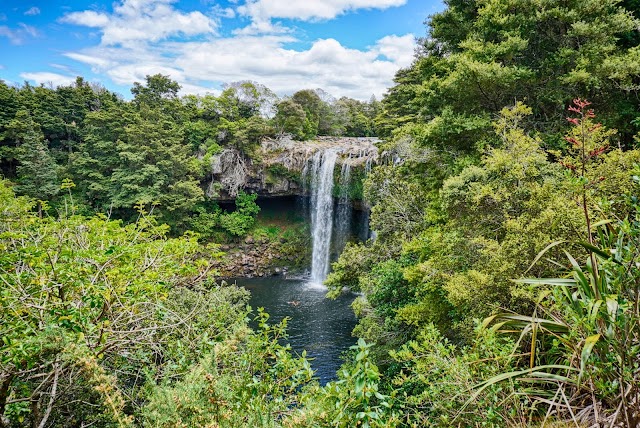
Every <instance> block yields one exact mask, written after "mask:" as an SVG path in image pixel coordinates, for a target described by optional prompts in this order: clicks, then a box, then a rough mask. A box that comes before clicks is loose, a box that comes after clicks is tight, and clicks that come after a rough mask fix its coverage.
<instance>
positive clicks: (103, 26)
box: [0, 0, 414, 100]
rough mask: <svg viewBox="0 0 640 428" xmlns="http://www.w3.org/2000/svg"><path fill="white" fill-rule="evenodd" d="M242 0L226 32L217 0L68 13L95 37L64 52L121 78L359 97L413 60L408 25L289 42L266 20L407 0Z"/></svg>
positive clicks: (379, 90) (161, 1)
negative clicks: (366, 38)
mask: <svg viewBox="0 0 640 428" xmlns="http://www.w3.org/2000/svg"><path fill="white" fill-rule="evenodd" d="M202 1H205V2H207V1H210V0H202ZM247 1H248V2H246V3H244V5H243V6H237V9H236V10H237V11H238V13H242V14H244V15H247V14H248V15H249V16H250V18H251V21H250V24H249V25H248V26H245V27H244V28H240V29H238V30H236V31H235V32H234V33H233V35H232V36H228V37H220V36H219V35H218V34H217V33H216V30H217V27H216V24H215V20H220V19H222V18H225V17H228V18H231V17H233V16H234V12H233V10H231V9H223V8H221V7H220V6H218V5H216V4H214V5H213V6H212V7H211V8H210V9H209V15H210V16H212V17H213V18H209V17H207V16H205V15H203V14H202V13H200V12H190V13H187V12H184V11H180V10H177V9H175V8H174V7H173V4H174V3H175V0H120V3H118V4H116V5H115V6H114V10H113V13H105V12H97V11H91V10H86V11H81V12H73V13H70V14H67V15H65V16H64V17H63V19H62V22H64V23H72V24H77V25H83V26H87V27H92V28H96V29H97V32H98V34H99V35H100V36H101V38H100V43H99V44H98V45H97V46H94V47H90V48H85V49H82V50H80V51H73V52H67V53H65V54H64V55H65V56H66V57H68V58H71V59H73V60H75V61H78V62H81V63H83V64H86V65H88V66H89V67H91V70H92V71H93V73H95V74H98V75H100V74H101V75H106V76H107V77H108V78H110V79H111V80H112V81H113V82H115V83H117V84H119V85H125V86H128V85H132V84H133V82H136V81H137V82H143V81H144V79H145V76H146V75H149V74H156V73H161V74H164V75H169V76H170V77H171V78H172V79H174V80H176V81H178V82H179V83H180V84H181V85H182V88H183V89H182V93H199V94H202V93H206V92H217V90H215V89H211V88H219V87H220V86H221V85H222V84H223V83H229V82H234V81H239V80H253V81H257V82H259V83H262V84H264V85H266V86H268V87H269V88H271V89H272V90H274V91H276V92H277V93H278V94H280V95H284V94H291V93H293V92H295V91H297V90H300V89H303V88H312V89H313V88H323V89H325V90H326V91H327V92H329V93H331V94H332V95H334V96H337V97H340V96H349V97H353V98H358V99H363V100H366V99H368V98H369V97H370V96H371V95H372V94H375V95H376V96H380V95H382V94H383V93H384V92H385V90H386V88H388V87H389V86H390V85H391V84H392V83H393V82H392V80H393V76H394V75H395V73H396V71H397V70H398V69H399V68H401V67H406V66H408V65H409V64H410V63H411V61H412V59H413V50H414V36H413V35H411V34H407V35H401V36H398V35H390V36H386V37H384V38H382V39H380V40H378V41H377V42H375V43H374V44H373V45H372V46H370V47H368V48H366V49H351V48H348V47H346V46H344V45H343V44H342V43H340V42H339V41H338V40H335V39H332V38H324V39H318V40H316V41H315V42H313V43H312V44H311V46H310V47H308V48H306V49H300V48H296V49H294V48H292V47H291V46H292V44H293V43H294V42H299V40H297V39H296V38H295V37H294V36H293V30H292V29H291V28H288V27H285V26H283V25H282V24H281V23H279V22H273V21H272V18H277V17H295V18H297V19H321V18H322V19H324V18H327V19H328V18H331V17H335V16H337V15H339V14H341V13H345V12H346V11H350V10H355V9H359V8H386V7H391V6H399V5H402V4H404V3H405V2H406V0H314V1H310V0H305V1H302V0H298V1H295V0H287V1H286V2H285V1H283V0H247ZM211 3H213V2H211ZM232 3H235V2H232ZM285 6H286V7H285ZM234 7H236V6H234ZM0 28H1V27H0ZM190 36H199V37H197V38H194V37H190Z"/></svg>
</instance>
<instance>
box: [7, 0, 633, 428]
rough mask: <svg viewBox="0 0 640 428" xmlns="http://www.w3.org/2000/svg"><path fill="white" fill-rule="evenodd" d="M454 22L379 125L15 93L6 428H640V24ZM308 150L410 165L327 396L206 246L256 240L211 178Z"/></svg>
mask: <svg viewBox="0 0 640 428" xmlns="http://www.w3.org/2000/svg"><path fill="white" fill-rule="evenodd" d="M446 6H447V7H446V9H445V10H444V11H443V12H441V13H438V14H435V15H433V16H431V17H430V18H429V20H428V22H427V23H428V35H427V37H425V38H424V39H422V40H420V42H419V49H418V50H417V52H416V57H415V61H414V63H413V65H412V66H411V67H409V68H407V69H404V70H400V71H399V72H398V74H397V76H396V84H395V85H394V86H393V87H392V88H390V89H389V91H388V93H387V95H386V96H385V98H384V99H383V100H382V101H381V102H380V103H378V102H376V101H373V100H372V101H371V102H368V103H361V102H357V101H354V100H337V101H329V102H328V101H327V98H326V96H325V95H324V94H322V93H321V92H319V91H300V92H298V93H296V94H294V95H293V96H291V97H288V98H286V99H284V100H275V96H274V95H273V94H272V93H271V92H270V91H268V89H267V88H264V87H262V86H260V85H257V84H248V83H242V84H237V85H231V86H230V87H228V88H227V89H226V90H225V91H223V92H222V94H221V95H220V96H217V97H216V96H205V97H185V98H179V97H178V96H177V92H178V89H179V88H178V86H177V84H176V83H175V82H172V81H171V80H170V79H168V78H167V77H165V76H149V77H148V79H147V82H146V83H145V84H136V85H135V86H134V88H133V89H132V92H133V94H134V99H133V100H132V101H131V102H125V101H123V100H122V99H120V98H119V97H118V96H116V95H115V94H112V93H110V92H108V91H105V90H104V89H100V88H95V87H91V86H90V85H88V84H87V83H86V82H84V81H83V80H82V79H79V80H78V81H77V82H76V84H75V85H72V86H69V87H59V88H57V89H47V88H43V87H38V88H34V87H30V86H28V85H25V86H23V87H21V88H11V87H7V86H6V85H4V84H2V85H0V100H1V101H0V130H1V131H2V146H0V150H2V151H1V152H0V156H1V157H2V162H1V166H2V170H3V173H4V174H5V175H6V177H8V178H9V179H10V180H11V181H10V182H9V181H2V182H1V183H0V216H1V217H2V221H1V222H0V250H1V251H0V281H1V282H2V286H1V288H0V293H1V294H0V310H1V312H0V317H1V318H0V321H1V322H0V329H1V330H0V337H2V343H1V344H0V346H1V350H0V364H1V365H0V426H7V427H14V426H36V427H37V426H42V427H44V426H82V425H83V424H84V425H85V426H86V425H88V424H93V425H94V426H148V427H184V426H221V427H238V426H249V425H254V426H267V427H269V426H273V427H275V426H283V427H295V426H300V427H303V426H304V427H308V426H311V427H313V426H335V427H351V426H363V427H366V426H368V427H430V426H434V427H435V426H442V427H449V426H462V427H476V426H495V427H507V426H513V427H520V426H558V425H559V426H564V424H566V426H578V427H582V426H627V427H633V426H637V425H638V424H639V423H640V390H639V389H638V381H639V377H640V368H639V365H640V361H639V360H638V349H639V348H638V347H639V346H640V330H639V328H640V282H639V274H638V272H639V271H638V258H639V257H640V248H639V240H638V239H639V236H638V235H639V233H640V223H639V222H640V217H639V216H640V211H639V209H640V202H639V201H638V190H639V186H640V178H639V177H640V167H639V166H638V165H639V164H640V151H639V150H638V149H637V145H638V143H639V139H640V109H639V107H640V102H639V101H638V89H639V82H640V47H639V45H638V42H639V41H640V35H639V34H640V33H639V31H638V28H639V27H640V21H639V18H640V9H639V8H638V5H637V3H636V2H634V1H626V0H623V1H617V0H600V1H597V2H595V1H591V0H574V1H569V2H555V1H552V2H549V1H545V0H528V1H524V2H523V1H517V0H495V1H488V0H474V1H466V0H465V1H463V0H448V1H446ZM266 106H272V107H273V108H274V109H273V110H271V111H270V112H267V113H265V112H264V111H263V109H264V108H265V107H266ZM339 108H342V109H344V110H340V111H345V112H347V111H348V112H349V113H348V114H336V113H335V112H336V111H339V110H337V109H339ZM344 118H347V121H346V122H341V120H344ZM282 132H286V133H290V134H292V135H294V136H296V137H297V138H299V139H304V138H310V137H313V136H314V135H317V134H318V133H320V134H331V135H358V136H367V135H372V134H374V133H375V134H377V135H379V136H381V137H384V141H383V142H382V143H380V151H381V153H384V154H385V155H384V156H383V157H382V161H381V162H380V164H379V165H377V166H376V167H375V168H374V169H373V170H372V172H371V173H370V174H369V175H368V176H367V178H366V180H365V182H364V188H363V189H362V193H363V196H364V198H365V200H366V201H367V202H368V203H369V204H370V205H371V207H372V208H371V228H372V230H373V231H375V235H376V236H375V239H371V240H369V241H367V242H366V243H360V244H353V243H350V244H348V245H347V247H346V249H345V250H344V252H343V253H342V255H341V256H340V258H339V259H338V260H337V261H336V263H334V265H333V271H332V273H331V274H330V276H329V278H328V280H327V285H328V287H329V293H330V294H334V295H335V294H338V293H341V292H343V289H344V287H348V288H350V289H351V290H352V291H357V292H359V296H358V298H357V299H356V300H355V302H354V304H353V307H354V310H355V312H356V314H357V315H358V318H359V323H358V326H357V327H356V329H355V331H354V334H355V335H356V336H357V337H358V338H359V341H358V345H356V346H354V348H353V349H352V350H351V353H350V354H349V357H348V358H347V360H346V362H345V365H344V368H343V369H342V370H340V372H339V373H338V378H337V380H336V381H334V382H331V383H329V384H328V385H326V386H324V387H321V386H319V385H318V384H317V382H316V381H315V380H314V379H313V373H312V371H311V368H310V365H309V362H308V361H307V359H306V358H305V356H304V355H302V356H297V355H294V354H293V353H292V352H291V350H290V349H289V348H288V347H287V346H286V345H285V344H284V343H286V340H284V341H283V339H284V338H285V335H286V322H285V323H283V324H280V325H270V324H269V323H268V315H266V314H264V313H258V315H257V316H258V321H259V325H260V327H259V328H258V329H257V330H256V331H252V330H251V329H249V328H248V324H247V318H248V317H250V316H252V315H250V314H249V312H248V309H247V308H246V302H247V296H246V293H245V292H243V291H241V290H239V289H236V288H234V287H231V286H221V285H217V284H216V283H215V276H216V275H215V272H214V271H213V269H212V266H213V265H215V260H212V258H213V259H215V258H216V257H217V256H218V253H219V248H218V247H217V246H216V244H208V245H210V247H203V244H202V243H199V242H198V236H200V237H202V236H211V237H215V236H216V234H217V233H225V234H228V235H229V236H236V237H241V236H244V235H245V234H246V233H247V231H249V230H251V228H252V227H255V226H254V224H253V223H254V222H255V217H256V214H257V211H256V208H255V206H254V205H255V200H252V197H251V196H249V195H246V194H244V193H242V192H240V193H238V197H237V199H236V204H237V205H238V209H237V210H236V211H234V212H223V211H222V210H220V209H219V208H216V207H214V206H207V205H206V204H207V203H206V202H205V200H204V196H203V195H204V190H203V186H202V185H201V181H200V180H203V177H204V175H206V172H205V168H203V162H206V161H205V160H206V159H209V158H210V156H213V155H215V154H216V153H218V152H219V151H220V150H222V149H223V148H224V147H231V146H233V147H235V148H238V149H239V150H241V151H242V153H245V154H246V155H247V156H252V153H253V152H252V150H253V148H254V147H255V144H256V142H257V141H259V139H260V138H261V137H263V136H268V135H273V134H277V133H282ZM358 192H360V189H358ZM16 194H18V195H21V196H16ZM96 212H97V213H98V214H95V213H96ZM104 213H106V214H104ZM166 224H168V226H167V225H166ZM259 226H260V227H264V225H259ZM254 230H257V229H254ZM192 231H195V232H197V233H195V234H194V233H193V232H192ZM198 233H199V234H200V235H198ZM265 233H266V234H268V233H269V232H268V230H266V229H265ZM214 239H215V238H214ZM253 316H255V314H254V315H253Z"/></svg>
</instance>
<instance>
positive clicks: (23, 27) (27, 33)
mask: <svg viewBox="0 0 640 428" xmlns="http://www.w3.org/2000/svg"><path fill="white" fill-rule="evenodd" d="M38 35H39V33H38V30H37V29H36V28H35V27H32V26H31V25H27V24H24V23H22V22H20V23H19V24H18V28H10V27H8V26H6V25H0V36H1V37H6V38H8V39H9V41H10V42H11V44H12V45H21V44H23V43H24V41H25V39H27V38H30V37H37V36H38Z"/></svg>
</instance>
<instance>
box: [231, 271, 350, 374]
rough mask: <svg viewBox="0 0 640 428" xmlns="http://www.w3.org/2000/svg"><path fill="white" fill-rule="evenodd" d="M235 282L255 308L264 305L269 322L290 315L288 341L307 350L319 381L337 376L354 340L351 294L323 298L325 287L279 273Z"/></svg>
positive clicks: (277, 320) (294, 348) (293, 347)
mask: <svg viewBox="0 0 640 428" xmlns="http://www.w3.org/2000/svg"><path fill="white" fill-rule="evenodd" d="M235 282H236V284H237V285H238V286H241V287H245V288H246V289H247V290H249V291H250V292H251V300H250V304H251V306H252V307H253V308H254V309H256V308H259V307H264V308H265V310H266V312H268V313H269V315H270V316H271V317H270V318H269V322H270V323H271V322H273V323H276V322H279V321H281V320H282V319H283V318H284V317H289V318H290V320H289V321H288V326H287V332H288V334H289V337H288V342H289V343H290V344H291V348H292V349H293V350H294V351H296V352H297V353H302V351H303V350H306V351H307V357H308V358H310V359H311V367H312V368H313V369H314V370H315V371H316V376H317V377H318V378H320V382H321V383H322V384H325V383H326V382H328V381H331V380H334V379H335V378H336V372H337V370H338V369H339V368H340V365H341V364H342V360H341V358H340V356H341V354H342V353H343V352H344V351H345V350H347V349H348V348H349V347H350V346H352V345H354V344H355V343H356V339H355V338H353V337H352V336H351V331H352V330H353V327H354V326H355V323H356V319H355V316H354V315H353V311H352V310H351V307H350V305H351V302H352V301H353V296H341V297H339V298H338V299H336V300H330V299H326V298H325V294H326V292H327V290H326V289H324V288H319V287H312V286H310V285H309V284H308V280H304V279H285V278H284V277H281V276H273V277H266V278H237V279H235Z"/></svg>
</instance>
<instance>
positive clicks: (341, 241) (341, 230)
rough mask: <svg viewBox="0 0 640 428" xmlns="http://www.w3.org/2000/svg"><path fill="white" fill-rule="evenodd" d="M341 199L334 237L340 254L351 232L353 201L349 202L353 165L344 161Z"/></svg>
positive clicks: (341, 173) (346, 160) (335, 246)
mask: <svg viewBox="0 0 640 428" xmlns="http://www.w3.org/2000/svg"><path fill="white" fill-rule="evenodd" d="M339 183H340V199H339V200H338V208H337V210H336V211H337V212H336V231H335V235H334V248H335V250H336V251H338V253H340V252H342V250H343V249H344V246H345V245H346V243H347V239H348V238H349V232H350V230H351V201H350V200H349V185H350V184H351V163H350V162H349V159H344V162H343V164H342V169H341V170H340V182H339Z"/></svg>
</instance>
